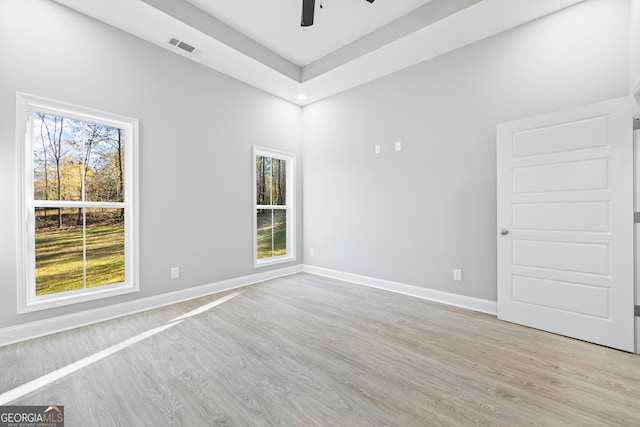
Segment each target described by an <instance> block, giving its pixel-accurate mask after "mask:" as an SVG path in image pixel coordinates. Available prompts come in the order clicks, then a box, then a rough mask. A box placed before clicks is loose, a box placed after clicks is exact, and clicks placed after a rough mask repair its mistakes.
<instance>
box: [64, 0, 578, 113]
mask: <svg viewBox="0 0 640 427" xmlns="http://www.w3.org/2000/svg"><path fill="white" fill-rule="evenodd" d="M54 1H56V2H58V3H61V4H64V5H66V6H68V7H70V8H72V9H75V10H77V11H79V12H81V13H84V14H86V15H89V16H92V17H94V18H96V19H98V20H100V21H103V22H105V23H107V24H110V25H112V26H114V27H116V28H119V29H121V30H123V31H126V32H128V33H131V34H133V35H135V36H137V37H140V38H142V39H144V40H147V41H149V42H151V43H154V44H156V45H158V46H161V47H163V48H165V49H169V50H171V51H173V52H174V53H177V54H179V55H182V56H184V57H186V58H189V59H191V60H193V61H196V62H199V63H201V64H203V65H205V66H207V67H209V68H212V69H214V70H217V71H219V72H221V73H223V74H226V75H228V76H231V77H233V78H235V79H238V80H240V81H242V82H244V83H247V84H249V85H251V86H254V87H256V88H258V89H261V90H263V91H265V92H268V93H270V94H273V95H275V96H278V97H280V98H282V99H285V100H287V101H289V102H292V103H294V104H297V105H300V106H304V105H307V104H309V103H312V102H315V101H318V100H320V99H323V98H326V97H328V96H331V95H335V94H337V93H340V92H343V91H345V90H348V89H351V88H354V87H356V86H359V85H361V84H364V83H366V82H370V81H372V80H375V79H378V78H380V77H384V76H386V75H388V74H391V73H394V72H396V71H399V70H402V69H404V68H407V67H410V66H412V65H415V64H418V63H420V62H423V61H426V60H429V59H431V58H434V57H436V56H438V55H441V54H444V53H446V52H449V51H452V50H454V49H457V48H460V47H462V46H465V45H468V44H470V43H473V42H475V41H478V40H481V39H484V38H486V37H490V36H492V35H495V34H497V33H500V32H502V31H505V30H508V29H510V28H514V27H516V26H518V25H521V24H523V23H525V22H528V21H531V20H534V19H537V18H539V17H542V16H544V15H547V14H549V13H552V12H555V11H557V10H560V9H563V8H565V7H568V6H571V5H574V4H577V3H580V2H582V1H584V0H535V1H532V0H482V1H480V2H479V3H476V4H474V5H472V6H470V7H468V8H467V9H464V10H461V11H459V12H457V13H454V14H453V15H450V16H449V17H447V18H445V19H443V20H440V21H438V22H435V23H433V24H431V25H428V26H426V27H424V28H422V29H420V30H418V31H415V32H414V33H412V34H409V35H407V36H405V37H403V38H401V39H398V40H396V41H394V42H392V43H389V44H387V45H385V46H383V47H381V48H379V49H377V50H374V51H372V52H370V53H367V54H365V55H363V56H361V57H359V58H356V59H354V60H352V61H350V62H347V63H345V64H343V65H340V66H338V67H336V68H334V69H332V70H329V71H327V72H325V73H323V74H321V75H319V76H317V77H314V78H312V79H310V80H307V81H305V82H303V83H300V82H299V81H296V80H294V79H291V78H289V77H287V76H285V75H283V74H281V73H279V72H278V71H276V70H274V69H273V68H271V67H268V66H266V65H264V64H262V63H261V62H259V61H257V60H255V59H253V58H251V57H249V56H247V55H246V54H244V53H241V52H239V51H237V50H235V49H233V48H231V47H229V46H227V45H225V44H224V43H221V42H219V41H218V40H216V39H214V38H212V37H211V36H209V35H207V34H204V33H202V32H201V31H198V30H196V29H194V28H193V27H191V26H189V25H187V24H185V23H183V22H181V21H179V20H178V19H176V18H173V17H172V16H169V15H167V14H165V13H163V12H161V11H159V10H158V9H155V8H153V7H152V6H150V5H148V4H146V3H144V2H141V1H139V0H110V1H108V2H105V1H103V0H54ZM141 22H144V25H140V23H141ZM171 36H173V37H176V38H178V39H180V40H183V41H185V42H187V43H189V44H191V45H192V46H195V47H196V48H197V50H196V51H195V52H194V53H193V54H188V53H186V52H184V51H182V50H181V49H178V48H176V47H174V46H171V45H169V44H168V40H169V38H170V37H171ZM300 93H304V94H305V95H306V99H304V100H300V99H298V98H297V95H298V94H300Z"/></svg>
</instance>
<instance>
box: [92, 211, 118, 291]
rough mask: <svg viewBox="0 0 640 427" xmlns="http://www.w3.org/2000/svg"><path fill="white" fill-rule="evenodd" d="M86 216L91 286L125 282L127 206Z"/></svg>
mask: <svg viewBox="0 0 640 427" xmlns="http://www.w3.org/2000/svg"><path fill="white" fill-rule="evenodd" d="M86 215H87V216H86V245H87V249H86V254H87V287H88V288H90V287H95V286H102V285H110V284H113V283H120V282H124V209H87V210H86Z"/></svg>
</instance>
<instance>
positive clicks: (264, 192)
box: [256, 156, 271, 205]
mask: <svg viewBox="0 0 640 427" xmlns="http://www.w3.org/2000/svg"><path fill="white" fill-rule="evenodd" d="M256 195H257V196H256V204H258V205H270V204H271V158H270V157H265V156H256Z"/></svg>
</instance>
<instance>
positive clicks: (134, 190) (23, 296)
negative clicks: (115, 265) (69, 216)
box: [16, 92, 140, 314]
mask: <svg viewBox="0 0 640 427" xmlns="http://www.w3.org/2000/svg"><path fill="white" fill-rule="evenodd" d="M34 112H42V113H47V114H52V115H57V116H64V117H68V118H73V119H77V120H82V121H87V122H92V123H100V124H104V125H107V126H112V127H118V128H121V129H124V130H125V144H124V150H125V156H124V161H125V171H126V175H125V188H124V194H125V201H124V203H117V204H114V206H117V207H120V208H122V207H123V208H124V209H125V237H124V239H125V281H124V282H122V283H116V284H111V285H104V286H100V287H96V288H86V289H80V290H76V291H67V292H61V293H59V294H49V295H41V296H36V295H35V247H34V245H35V222H34V218H33V214H32V212H33V206H32V205H33V202H34V196H33V151H32V135H31V132H32V126H31V121H32V118H33V113H34ZM138 129H139V123H138V120H137V119H132V118H129V117H125V116H121V115H117V114H111V113H105V112H102V111H98V110H94V109H90V108H86V107H80V106H76V105H72V104H67V103H64V102H59V101H54V100H50V99H46V98H42V97H38V96H33V95H27V94H24V93H20V92H17V93H16V157H17V172H18V183H17V184H18V192H17V193H18V194H17V198H18V200H17V206H18V215H17V226H16V231H17V236H16V242H17V246H18V247H17V257H16V258H17V303H18V314H22V313H29V312H33V311H39V310H45V309H50V308H55V307H61V306H65V305H70V304H76V303H81V302H86V301H93V300H97V299H102V298H109V297H113V296H116V295H123V294H128V293H132V292H138V291H139V290H140V278H139V243H138V242H139V239H138V223H139V214H138V133H139V130H138ZM54 203H55V204H56V206H58V205H61V204H64V205H65V206H66V205H67V204H68V205H69V206H73V202H57V201H56V202H54ZM83 206H85V207H86V206H89V203H86V202H85V203H84V204H83ZM99 206H100V207H105V204H104V203H100V204H99ZM107 207H109V206H107Z"/></svg>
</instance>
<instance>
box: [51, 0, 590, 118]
mask: <svg viewBox="0 0 640 427" xmlns="http://www.w3.org/2000/svg"><path fill="white" fill-rule="evenodd" d="M54 1H56V2H58V3H61V4H63V5H66V6H68V7H70V8H72V9H75V10H77V11H79V12H81V13H84V14H86V15H88V16H91V17H94V18H96V19H98V20H100V21H103V22H105V23H107V24H109V25H112V26H114V27H116V28H119V29H121V30H123V31H126V32H128V33H131V34H133V35H135V36H137V37H140V38H142V39H144V40H147V41H149V42H151V43H154V44H156V45H158V46H161V47H163V48H165V49H169V50H171V51H172V52H174V53H176V54H178V55H181V56H184V57H186V58H189V59H191V60H193V61H196V62H198V63H201V64H203V65H205V66H207V67H210V68H212V69H214V70H217V71H219V72H222V73H224V74H227V75H229V76H231V77H234V78H236V79H238V80H240V81H242V82H245V83H247V84H249V85H252V86H254V87H257V88H259V89H261V90H264V91H266V92H268V93H271V94H273V95H275V96H278V97H280V98H283V99H285V100H288V101H290V102H293V103H295V104H298V105H306V104H309V103H311V102H314V101H317V100H320V99H322V98H325V97H327V96H331V95H334V94H337V93H340V92H342V91H345V90H348V89H350V88H353V87H356V86H358V85H361V84H364V83H366V82H369V81H372V80H375V79H377V78H380V77H383V76H385V75H387V74H390V73H393V72H395V71H398V70H401V69H403V68H406V67H409V66H412V65H415V64H417V63H420V62H422V61H426V60H428V59H430V58H433V57H435V56H438V55H441V54H443V53H446V52H449V51H451V50H454V49H457V48H459V47H462V46H465V45H468V44H470V43H473V42H475V41H477V40H481V39H483V38H486V37H490V36H492V35H494V34H497V33H499V32H502V31H505V30H508V29H510V28H513V27H516V26H518V25H521V24H523V23H525V22H528V21H531V20H533V19H536V18H539V17H541V16H544V15H546V14H549V13H552V12H555V11H557V10H560V9H563V8H565V7H568V6H571V5H573V4H576V3H579V2H581V1H584V0H376V1H375V2H374V3H372V4H370V3H368V2H367V1H366V0H322V1H323V6H324V7H323V8H322V9H320V8H319V5H320V0H316V14H315V22H314V25H313V26H312V27H307V28H301V27H300V14H301V4H302V0H269V1H265V0H233V1H229V0H109V1H104V0H54ZM172 37H175V38H178V39H180V40H182V41H184V42H186V43H188V44H190V45H192V46H195V47H196V50H195V51H194V52H193V53H187V52H186V51H184V50H182V49H179V48H176V47H175V46H172V45H170V44H169V43H168V41H169V39H171V38H172ZM302 93H304V94H305V95H306V99H304V100H301V99H298V95H299V94H302Z"/></svg>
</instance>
